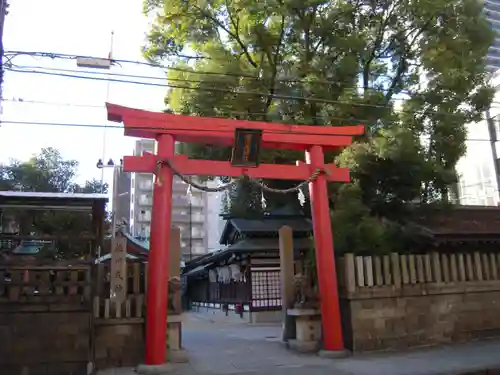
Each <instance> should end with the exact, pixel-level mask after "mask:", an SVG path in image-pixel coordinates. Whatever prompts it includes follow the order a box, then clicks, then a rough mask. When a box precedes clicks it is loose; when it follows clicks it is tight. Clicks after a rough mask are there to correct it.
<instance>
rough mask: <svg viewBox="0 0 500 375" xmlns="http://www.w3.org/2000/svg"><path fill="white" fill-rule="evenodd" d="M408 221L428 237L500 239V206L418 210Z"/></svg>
mask: <svg viewBox="0 0 500 375" xmlns="http://www.w3.org/2000/svg"><path fill="white" fill-rule="evenodd" d="M407 223H408V224H409V225H410V226H412V227H413V228H417V229H418V230H419V231H420V232H421V233H422V234H425V235H427V236H429V237H434V238H436V239H437V238H438V237H447V238H452V237H456V238H457V239H458V238H460V240H464V239H466V238H467V237H470V238H471V239H472V238H475V239H477V238H479V237H484V238H488V239H493V238H498V239H500V208H499V207H486V206H451V207H445V208H435V209H426V210H424V211H417V212H415V213H414V214H413V216H412V218H411V219H409V220H408V221H407Z"/></svg>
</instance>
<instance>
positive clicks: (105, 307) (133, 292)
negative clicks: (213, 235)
mask: <svg viewBox="0 0 500 375" xmlns="http://www.w3.org/2000/svg"><path fill="white" fill-rule="evenodd" d="M97 268H98V271H97V274H98V275H99V276H98V281H99V283H100V285H97V290H99V291H100V293H99V295H96V296H94V299H93V318H94V331H95V333H94V334H95V364H96V367H97V368H98V369H103V368H108V367H116V366H135V365H137V364H138V363H141V362H142V361H143V360H144V334H145V326H144V322H145V311H146V304H145V301H146V299H145V298H146V289H147V277H148V264H147V263H140V262H129V263H128V264H127V272H126V275H127V276H126V281H125V284H126V285H127V293H126V297H125V299H124V300H121V301H117V300H114V299H111V298H110V297H109V296H110V290H109V289H110V280H109V279H110V277H109V275H110V266H109V265H108V264H100V265H98V266H97ZM180 298H181V297H180V290H176V291H175V292H173V293H170V295H169V301H170V303H169V307H170V308H169V311H168V331H167V339H168V342H167V345H168V348H167V350H168V354H167V358H168V359H169V360H172V361H180V360H182V359H179V357H182V356H183V355H184V354H182V355H181V354H179V352H180V349H181V312H182V311H181V304H180ZM184 356H185V355H184ZM174 357H175V358H174Z"/></svg>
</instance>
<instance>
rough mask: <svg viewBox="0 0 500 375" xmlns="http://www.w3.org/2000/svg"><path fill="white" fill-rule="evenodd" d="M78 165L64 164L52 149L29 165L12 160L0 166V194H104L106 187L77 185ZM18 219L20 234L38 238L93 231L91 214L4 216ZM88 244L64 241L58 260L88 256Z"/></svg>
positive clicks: (89, 183) (94, 182)
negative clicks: (102, 192)
mask: <svg viewBox="0 0 500 375" xmlns="http://www.w3.org/2000/svg"><path fill="white" fill-rule="evenodd" d="M77 168H78V162H77V161H76V160H66V159H64V158H63V157H62V155H61V154H60V152H59V151H58V150H56V149H54V148H50V147H49V148H44V149H42V150H41V151H40V153H39V154H37V155H34V156H33V157H31V158H30V159H29V160H28V161H25V162H22V161H19V160H11V161H10V162H9V163H7V164H4V165H0V190H16V191H33V192H51V193H72V192H77V193H100V192H101V189H102V187H103V188H104V189H103V190H104V192H105V193H106V192H107V189H108V186H107V184H104V186H103V185H102V184H101V182H100V181H97V180H95V179H94V180H91V181H86V182H85V183H84V184H83V185H79V184H76V183H75V182H74V178H75V176H76V173H77ZM7 214H8V215H13V216H15V217H17V219H18V220H19V222H20V223H21V232H23V233H24V234H28V233H31V232H35V233H36V234H38V235H54V236H58V235H63V236H66V237H70V238H79V237H81V235H82V234H86V233H87V234H89V233H91V231H92V220H91V214H90V213H88V212H73V211H34V212H20V211H18V210H16V211H12V212H7ZM88 249H89V248H88V244H86V243H76V242H75V241H64V242H61V241H60V242H59V243H58V244H57V250H58V256H59V257H62V258H74V257H80V256H82V255H88Z"/></svg>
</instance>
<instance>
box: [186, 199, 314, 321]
mask: <svg viewBox="0 0 500 375" xmlns="http://www.w3.org/2000/svg"><path fill="white" fill-rule="evenodd" d="M224 218H225V219H226V225H225V227H224V230H223V232H222V234H221V238H220V243H221V245H225V246H224V247H223V248H222V249H221V250H219V251H216V252H213V253H210V254H206V255H204V256H202V257H199V258H197V259H194V260H192V261H190V262H188V263H186V267H185V268H184V273H183V275H184V277H185V278H186V279H187V285H188V296H189V298H190V300H191V302H192V303H193V304H195V305H202V306H212V307H217V306H219V305H221V306H227V307H228V308H229V309H231V308H233V307H234V306H235V305H242V306H243V308H244V310H245V311H246V312H247V313H248V317H247V318H248V320H249V321H251V322H262V321H277V320H279V319H281V318H280V315H279V311H281V281H280V264H279V263H280V261H279V238H278V231H279V229H280V228H281V227H283V226H289V227H291V228H292V229H293V235H294V253H295V259H296V273H301V272H302V271H301V270H302V264H303V260H304V257H305V255H306V253H307V252H308V251H309V250H310V249H311V247H312V243H311V239H310V236H311V233H312V222H311V221H310V219H308V218H307V217H305V216H304V215H303V213H301V212H298V211H294V210H292V209H291V208H289V207H285V208H283V209H280V210H276V211H273V212H270V213H267V214H265V215H264V216H263V217H260V218H257V219H242V218H236V217H231V216H225V217H224Z"/></svg>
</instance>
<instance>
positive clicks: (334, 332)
mask: <svg viewBox="0 0 500 375" xmlns="http://www.w3.org/2000/svg"><path fill="white" fill-rule="evenodd" d="M106 106H107V110H108V120H109V121H114V122H123V124H124V127H125V135H127V136H132V137H140V138H151V139H155V140H156V141H157V142H158V150H157V154H156V155H152V154H144V155H143V156H125V157H124V164H123V168H124V171H126V172H139V173H155V174H156V177H157V179H159V181H161V183H155V186H154V191H153V213H152V220H151V234H150V253H149V264H150V268H149V281H148V290H147V297H146V303H147V305H146V306H147V316H146V358H145V361H146V364H147V365H162V364H163V363H164V362H165V348H166V329H167V293H168V285H167V282H166V280H167V279H168V270H169V264H168V263H169V251H168V250H169V246H170V230H169V229H170V227H171V224H172V215H171V211H172V179H173V171H172V170H171V169H170V168H168V166H167V165H165V163H164V162H163V161H165V160H168V163H169V164H170V165H172V166H174V167H175V169H176V171H178V172H179V173H181V174H183V175H205V176H231V177H240V176H242V175H246V176H248V177H250V178H263V179H283V180H303V181H306V180H308V179H309V178H310V177H311V176H312V175H313V174H314V173H315V172H316V171H318V170H320V171H321V172H323V173H320V174H319V176H318V177H317V178H316V179H315V180H314V181H313V182H311V183H310V184H309V192H310V197H311V208H312V214H313V231H314V241H315V252H316V264H317V271H318V282H319V292H320V295H321V299H320V302H321V316H322V321H323V341H324V342H323V346H324V349H325V350H329V351H340V350H343V349H344V344H343V340H342V327H341V320H340V310H339V300H338V290H337V276H336V272H335V257H334V251H333V237H332V231H331V220H330V209H329V203H328V195H327V185H326V184H327V181H340V182H349V181H350V176H349V170H348V169H346V168H338V167H336V166H335V165H333V164H325V161H324V151H329V150H334V149H339V148H342V147H345V146H347V145H349V144H351V143H352V137H353V136H356V135H361V134H363V133H364V127H363V126H361V125H358V126H343V127H327V126H300V125H286V124H277V123H269V122H253V121H241V120H229V119H221V118H206V117H192V116H181V115H172V114H167V113H158V112H148V111H143V110H138V109H132V108H127V107H122V106H118V105H115V104H109V103H107V104H106ZM237 128H238V129H241V128H244V129H258V130H261V131H262V143H261V147H263V148H279V149H287V150H303V151H305V156H306V163H303V162H298V163H297V165H296V166H295V165H275V164H260V165H259V166H257V167H255V168H245V167H235V166H233V165H232V164H231V162H229V161H227V162H226V161H212V160H193V159H189V158H187V157H186V156H185V155H175V152H174V143H175V141H179V142H189V143H202V144H211V145H218V146H232V145H233V144H234V141H235V131H236V129H237Z"/></svg>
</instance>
